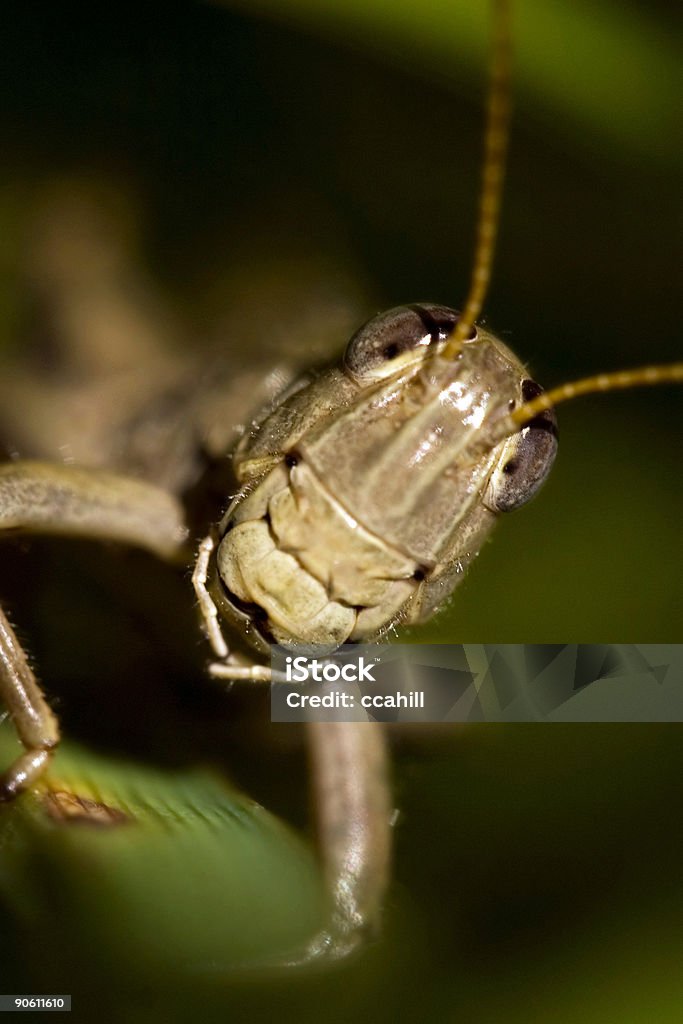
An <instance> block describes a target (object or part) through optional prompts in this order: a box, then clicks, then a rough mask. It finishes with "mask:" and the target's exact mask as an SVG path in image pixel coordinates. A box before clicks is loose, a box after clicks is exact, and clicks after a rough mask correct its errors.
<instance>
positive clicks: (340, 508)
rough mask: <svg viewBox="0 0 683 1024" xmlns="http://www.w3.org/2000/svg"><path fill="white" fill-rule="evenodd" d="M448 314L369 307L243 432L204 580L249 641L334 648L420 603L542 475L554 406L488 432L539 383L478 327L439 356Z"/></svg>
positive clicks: (422, 612) (552, 447)
mask: <svg viewBox="0 0 683 1024" xmlns="http://www.w3.org/2000/svg"><path fill="white" fill-rule="evenodd" d="M457 320H458V314H457V313H456V312H455V311H454V310H451V309H448V308H447V307H445V306H437V305H432V304H422V305H416V306H401V307H398V308H397V309H393V310H390V311H389V312H387V313H383V314H381V315H380V316H377V317H375V318H374V319H373V320H371V321H370V322H369V323H368V324H366V325H365V326H364V327H363V328H361V330H360V331H358V332H357V334H356V335H355V336H354V337H353V338H352V340H351V341H350V342H349V345H348V346H347V349H346V352H345V354H344V357H343V359H342V360H341V362H340V363H339V364H337V365H336V366H333V367H331V368H329V369H327V370H324V371H322V372H320V373H317V374H309V375H308V376H307V377H305V378H303V379H302V380H301V381H300V382H299V383H298V385H297V386H296V387H295V388H290V389H289V390H288V391H287V392H286V393H285V394H284V395H283V396H282V398H281V399H280V400H279V401H278V402H276V404H275V406H274V407H271V408H270V410H269V411H268V412H267V413H266V414H265V415H264V416H263V417H262V418H261V419H260V420H258V421H257V423H256V424H255V426H254V428H253V429H252V431H251V432H249V433H248V434H247V435H245V437H244V438H243V439H242V441H241V442H240V444H239V446H238V448H237V450H236V452H235V455H234V465H235V472H236V475H237V477H238V479H239V481H240V483H241V484H242V490H241V491H240V493H239V495H238V496H237V497H236V498H235V499H234V501H233V502H232V504H231V506H230V508H229V509H228V511H227V513H226V514H225V516H224V518H223V521H222V523H221V526H220V545H219V547H218V552H217V559H216V568H217V574H216V580H215V590H219V591H220V594H218V595H217V596H218V597H219V605H220V607H221V608H222V609H223V611H224V612H225V614H227V616H228V617H229V618H233V617H235V616H237V617H239V618H241V619H242V620H243V621H244V619H245V618H248V619H251V620H252V625H253V629H252V634H253V635H254V639H255V640H256V641H257V642H258V643H259V646H260V645H262V644H265V643H268V642H270V641H272V640H276V641H278V642H279V643H283V644H286V645H295V646H296V645H300V644H320V645H325V646H328V647H330V648H334V647H337V646H338V645H339V644H341V643H343V642H347V641H348V642H354V641H362V640H370V639H374V638H377V637H379V636H381V635H382V634H384V633H386V632H387V630H389V629H390V628H391V627H392V626H393V625H394V624H395V623H396V622H398V621H404V622H416V621H420V620H422V619H425V618H428V617H429V616H430V615H432V614H433V612H434V611H435V609H436V608H437V607H438V606H439V605H440V604H442V603H443V601H444V600H445V599H446V598H447V597H448V596H449V595H450V593H451V592H452V591H453V589H454V588H455V586H456V585H457V583H458V582H459V580H460V579H461V578H462V575H463V573H464V570H465V568H466V567H467V565H468V564H469V562H470V561H471V560H472V558H473V557H474V555H476V553H477V552H478V551H479V549H480V548H481V545H482V543H483V541H484V539H485V538H486V537H487V535H488V533H489V532H490V530H491V527H492V526H493V523H494V522H495V519H496V516H497V514H498V513H499V512H503V511H508V510H510V509H512V508H516V507H518V506H520V505H522V504H524V502H526V501H527V500H528V499H529V498H530V497H531V496H532V495H533V494H534V493H535V492H536V490H537V489H538V487H539V486H540V484H541V483H542V482H543V480H544V479H545V477H546V475H547V473H548V471H549V469H550V466H551V465H552V462H553V459H554V457H555V453H556V449H557V439H556V437H557V435H556V429H555V420H554V415H553V414H552V413H551V412H545V413H543V414H542V415H540V416H538V417H536V419H535V420H533V421H532V422H531V423H528V424H526V425H524V426H523V428H522V429H520V430H519V431H517V432H516V433H515V434H514V435H512V436H511V437H506V438H504V439H503V440H500V439H496V440H491V441H489V440H488V435H489V434H491V437H492V438H493V437H494V434H495V431H494V427H495V426H496V424H497V423H499V422H500V419H501V417H502V416H504V415H507V414H509V412H510V410H511V409H514V408H515V407H517V406H519V405H520V404H522V403H523V402H525V401H527V400H528V399H529V398H531V397H534V396H535V395H537V394H539V393H540V390H541V389H540V388H539V387H538V385H537V384H535V383H534V382H533V381H531V380H530V379H529V378H528V376H527V374H526V371H525V369H524V367H523V365H522V364H521V363H520V362H519V360H518V359H517V357H516V356H515V355H514V354H513V353H512V352H511V351H510V350H509V349H508V348H507V346H505V345H504V344H503V343H502V342H501V341H499V339H497V338H496V337H495V336H494V335H492V334H490V333H489V332H487V331H484V330H481V329H479V330H475V329H472V330H470V332H469V336H468V338H467V340H466V342H465V343H464V344H463V345H462V347H461V350H460V352H459V353H458V355H457V357H456V358H450V357H448V358H446V357H444V355H443V350H444V348H445V346H446V343H447V340H448V338H449V337H450V335H451V334H452V332H453V330H454V327H455V325H456V323H457Z"/></svg>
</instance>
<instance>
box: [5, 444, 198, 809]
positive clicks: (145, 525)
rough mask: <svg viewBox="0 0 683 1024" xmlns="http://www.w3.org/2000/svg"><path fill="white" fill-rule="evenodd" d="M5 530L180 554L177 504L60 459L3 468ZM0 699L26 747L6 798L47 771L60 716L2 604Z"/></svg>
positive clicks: (8, 779) (10, 775)
mask: <svg viewBox="0 0 683 1024" xmlns="http://www.w3.org/2000/svg"><path fill="white" fill-rule="evenodd" d="M3 530H6V531H13V532H14V531H16V532H28V533H44V534H64V535H71V536H76V537H85V538H87V537H90V538H95V539H101V540H113V541H120V542H123V543H127V544H133V545H136V546H138V547H142V548H146V549H147V550H149V551H151V552H152V553H154V554H156V555H158V556H160V557H162V558H167V559H172V558H176V557H180V556H182V554H183V551H184V541H185V536H186V532H187V531H186V529H185V526H184V523H183V514H182V509H181V507H180V505H179V504H178V503H177V502H176V500H175V499H174V498H173V497H172V496H171V495H170V494H167V493H166V492H165V491H162V490H160V489H159V488H158V487H154V486H151V485H149V484H144V483H142V482H140V481H137V480H132V479H128V478H126V477H119V476H116V475H115V474H113V473H104V472H101V471H99V470H87V469H82V468H79V467H76V466H66V465H61V464H59V463H56V464H52V463H47V462H46V463H41V462H28V461H27V462H10V463H7V464H4V465H0V534H1V532H2V531H3ZM0 700H2V702H3V703H4V704H5V706H6V707H7V710H8V711H9V714H10V717H11V718H12V720H13V722H14V725H15V727H16V730H17V733H18V735H19V739H20V740H21V742H22V743H23V745H24V747H25V748H26V753H25V754H22V755H21V756H20V757H19V758H17V760H16V761H15V762H14V764H13V765H11V767H10V768H9V770H8V771H7V772H6V773H5V775H4V776H2V777H0V800H1V799H11V798H12V797H14V796H16V795H17V794H18V793H20V792H21V790H23V789H26V788H27V787H28V786H30V785H31V784H32V783H33V782H35V780H36V779H37V778H39V776H40V775H41V773H42V772H43V771H44V770H45V768H46V767H47V764H48V762H49V760H50V753H51V750H52V749H53V748H54V747H55V746H56V745H57V743H58V741H59V727H58V724H57V720H56V718H55V716H54V715H53V713H52V711H51V710H50V708H49V707H48V705H47V703H46V701H45V698H44V697H43V694H42V692H41V690H40V687H39V686H38V683H37V682H36V679H35V676H34V674H33V672H32V671H31V668H30V667H29V664H28V661H27V660H26V655H25V654H24V652H23V650H22V648H21V645H20V643H19V641H18V640H17V637H16V635H15V633H14V630H13V629H12V627H11V626H10V624H9V622H8V620H7V618H6V617H5V615H4V614H3V613H2V610H1V609H0Z"/></svg>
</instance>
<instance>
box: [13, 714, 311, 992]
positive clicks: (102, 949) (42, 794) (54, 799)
mask: <svg viewBox="0 0 683 1024" xmlns="http://www.w3.org/2000/svg"><path fill="white" fill-rule="evenodd" d="M13 751H14V752H16V744H13V743H12V740H11V738H10V735H9V729H7V728H4V729H2V730H0V758H1V759H2V761H1V763H2V764H3V765H5V764H7V763H8V762H9V760H10V759H11V757H12V753H13ZM323 902H324V901H323V897H322V887H321V883H320V875H319V872H318V870H317V867H316V865H315V862H314V858H313V855H312V852H311V851H310V850H309V849H308V848H307V847H306V846H305V845H304V844H303V843H302V842H301V841H300V840H299V839H297V838H296V837H295V836H294V835H293V834H292V833H291V832H290V831H289V830H288V829H287V828H286V827H285V826H284V825H283V824H282V823H281V822H279V821H278V820H277V819H276V818H274V817H273V816H272V815H270V814H269V813H268V812H267V811H265V810H264V809H263V808H262V807H260V806H259V805H258V804H256V803H254V802H253V801H251V800H248V799H247V798H246V797H244V796H242V795H241V794H239V793H237V792H235V791H234V790H232V789H230V788H229V786H228V785H227V784H226V783H225V782H224V781H223V780H222V779H220V778H218V777H215V776H213V775H212V774H210V773H208V772H206V771H195V772H162V771H157V770H155V769H152V768H148V767H143V766H142V765H139V764H133V763H129V762H123V761H119V762H117V761H114V760H110V759H105V758H102V757H99V756H96V755H95V754H93V753H92V752H90V751H86V750H83V749H79V748H77V747H74V746H71V745H67V744H65V745H64V747H63V748H60V751H59V753H58V755H57V757H56V758H55V762H54V765H53V767H52V769H51V771H50V773H49V776H48V779H47V781H46V783H45V784H43V785H41V787H39V789H38V790H36V792H34V793H28V794H26V795H24V796H23V797H21V798H20V799H19V800H17V801H16V802H15V803H14V804H11V805H4V806H2V807H1V808H0V935H2V940H0V941H2V942H4V943H5V945H6V947H7V948H6V949H3V950H2V951H1V952H2V953H3V954H4V956H3V960H4V969H5V970H7V968H8V966H9V967H10V970H9V974H10V976H13V977H14V976H16V974H17V972H18V971H21V970H22V967H21V964H22V961H23V964H24V968H23V969H24V970H26V965H27V964H28V965H31V966H30V970H29V975H30V976H31V978H32V980H33V981H34V984H35V983H37V982H38V980H41V981H44V983H47V982H48V981H49V978H53V979H54V983H57V981H58V979H59V978H62V979H64V978H70V979H76V978H82V977H83V974H84V972H85V974H87V976H88V977H89V978H90V980H91V981H92V980H93V977H96V976H97V974H98V972H102V973H103V974H106V975H107V976H111V975H112V973H116V974H119V973H120V974H122V975H124V976H125V977H127V978H130V977H138V978H145V979H147V980H149V979H152V978H154V977H155V976H158V975H161V974H168V972H169V971H172V972H174V974H175V977H176V979H177V981H178V984H179V985H182V983H183V980H188V981H189V980H192V979H196V977H197V976H198V975H216V976H219V977H220V976H222V975H223V974H225V973H226V972H229V971H233V970H235V969H238V968H250V967H255V966H258V965H262V964H264V963H272V962H275V961H277V960H278V959H281V958H282V957H283V956H286V955H287V953H292V952H294V951H297V950H299V949H300V948H301V947H302V946H303V944H304V943H305V941H306V939H310V937H311V936H312V935H313V933H314V932H315V931H316V930H317V929H318V927H319V926H320V925H321V923H322V918H323ZM13 962H14V963H13ZM46 973H47V974H48V977H47V978H46V977H45V975H46Z"/></svg>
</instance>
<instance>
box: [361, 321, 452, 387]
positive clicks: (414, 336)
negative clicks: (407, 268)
mask: <svg viewBox="0 0 683 1024" xmlns="http://www.w3.org/2000/svg"><path fill="white" fill-rule="evenodd" d="M457 320H458V313H457V312H456V311H455V310H454V309H449V308H448V306H435V305H431V304H426V303H425V304H424V305H416V306H397V307H396V308H395V309H390V310H389V311H388V312H386V313H380V314H379V316H376V317H373V319H372V320H369V321H368V322H367V323H366V324H365V325H364V326H363V327H361V329H360V330H359V331H357V332H356V334H354V336H353V338H352V339H351V341H350V342H349V344H348V346H347V348H346V352H345V353H344V368H345V370H346V371H347V373H349V374H350V375H351V376H352V377H354V378H355V379H356V380H358V381H363V382H365V381H371V380H380V379H381V378H383V377H390V376H391V375H392V374H394V373H398V372H399V371H400V370H403V369H404V368H405V367H406V366H409V365H410V364H411V363H415V362H418V361H419V360H421V359H422V358H423V357H424V355H425V353H426V351H427V349H429V348H430V347H436V346H438V345H439V343H440V342H444V341H445V340H446V338H447V337H448V336H449V335H450V334H451V333H452V331H453V328H454V327H455V325H456V323H457Z"/></svg>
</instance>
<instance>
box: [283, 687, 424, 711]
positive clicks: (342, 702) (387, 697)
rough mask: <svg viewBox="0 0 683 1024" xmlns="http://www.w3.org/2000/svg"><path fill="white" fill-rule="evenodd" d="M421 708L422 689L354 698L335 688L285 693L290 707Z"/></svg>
mask: <svg viewBox="0 0 683 1024" xmlns="http://www.w3.org/2000/svg"><path fill="white" fill-rule="evenodd" d="M358 705H360V707H362V708H367V709H368V710H370V709H371V708H423V707H424V706H425V695H424V690H411V691H410V693H374V694H369V693H366V694H364V695H363V696H362V697H360V698H359V699H356V697H355V695H354V694H352V693H345V692H344V691H343V690H337V691H335V692H334V693H326V694H323V695H322V696H321V695H320V694H319V693H301V692H299V691H295V692H294V693H288V694H287V706H288V707H290V708H345V709H347V710H348V709H350V708H355V707H357V706H358Z"/></svg>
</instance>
